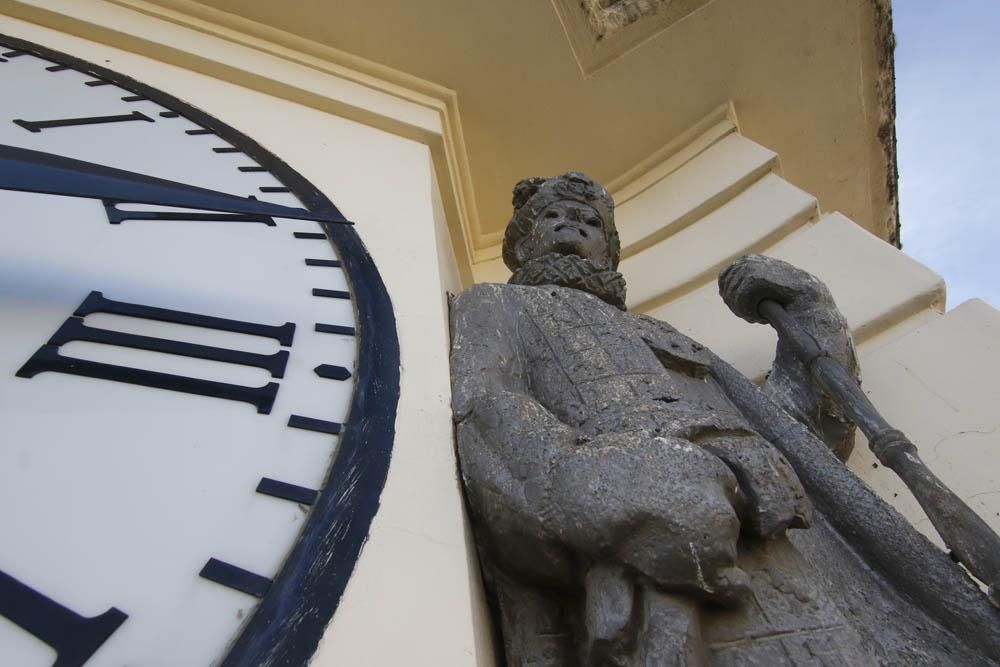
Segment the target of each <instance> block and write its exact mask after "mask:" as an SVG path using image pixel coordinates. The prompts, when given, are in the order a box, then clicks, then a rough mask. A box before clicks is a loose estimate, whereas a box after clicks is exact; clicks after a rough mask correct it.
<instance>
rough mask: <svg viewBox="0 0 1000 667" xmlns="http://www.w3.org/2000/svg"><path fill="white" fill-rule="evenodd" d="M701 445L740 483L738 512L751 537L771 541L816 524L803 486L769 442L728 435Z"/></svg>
mask: <svg viewBox="0 0 1000 667" xmlns="http://www.w3.org/2000/svg"><path fill="white" fill-rule="evenodd" d="M700 446H701V447H703V448H704V449H706V450H708V451H709V452H711V453H712V454H714V455H715V456H717V457H718V458H719V459H721V460H722V461H724V462H725V463H726V465H728V466H729V468H730V469H731V470H732V471H733V472H734V473H735V475H736V479H737V480H739V484H740V496H741V500H742V502H740V503H738V504H737V512H738V514H739V516H740V521H741V523H742V525H743V529H744V530H745V531H746V532H747V533H748V534H749V535H752V536H754V537H762V538H767V537H771V536H773V535H777V534H780V533H782V532H784V530H785V529H786V528H807V527H809V525H810V524H811V523H812V506H811V504H810V503H809V499H808V496H807V495H806V492H805V490H804V489H803V488H802V483H801V482H800V481H799V478H798V476H797V475H796V474H795V471H794V470H793V469H792V466H791V465H790V464H789V463H788V461H786V460H785V457H783V456H782V455H781V453H780V452H778V451H777V450H776V449H775V448H774V447H773V446H772V445H771V443H769V442H768V441H767V440H765V439H764V438H762V437H760V436H759V435H757V434H755V433H747V434H745V435H744V434H727V435H719V436H715V437H713V438H712V439H710V440H704V441H701V443H700Z"/></svg>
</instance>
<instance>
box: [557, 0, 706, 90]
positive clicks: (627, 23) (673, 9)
mask: <svg viewBox="0 0 1000 667" xmlns="http://www.w3.org/2000/svg"><path fill="white" fill-rule="evenodd" d="M711 1H712V0H552V5H553V6H554V7H555V10H556V13H557V14H559V20H560V21H561V22H562V26H563V29H564V30H565V31H566V36H567V37H568V38H569V43H570V46H571V47H572V48H573V55H574V56H576V62H577V64H578V65H579V66H580V71H581V72H583V75H584V76H586V77H589V76H592V75H593V74H594V73H596V72H597V71H598V70H599V69H601V68H602V67H604V66H605V65H607V64H609V63H611V62H613V61H615V60H617V59H618V58H620V57H622V56H624V55H625V54H626V53H628V52H629V51H631V50H632V49H634V48H636V47H637V46H639V45H640V44H642V43H643V42H645V41H646V40H648V39H649V38H651V37H653V36H655V35H657V34H659V33H660V32H662V31H663V30H666V29H667V28H669V27H670V26H672V25H673V24H675V23H677V22H678V21H680V20H681V19H683V18H685V17H687V16H689V15H690V14H692V13H694V12H695V11H697V10H699V9H701V8H702V7H704V6H705V5H707V4H708V3H710V2H711Z"/></svg>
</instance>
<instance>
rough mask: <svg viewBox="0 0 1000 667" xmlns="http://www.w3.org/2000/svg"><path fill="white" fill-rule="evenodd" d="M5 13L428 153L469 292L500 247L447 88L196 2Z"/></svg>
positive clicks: (25, 8) (6, 6)
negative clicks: (489, 232) (262, 63)
mask: <svg viewBox="0 0 1000 667" xmlns="http://www.w3.org/2000/svg"><path fill="white" fill-rule="evenodd" d="M159 5H162V6H159ZM0 12H2V13H3V14H6V15H8V16H11V17H14V18H18V19H22V20H25V21H29V22H31V23H35V24H37V25H41V26H44V27H47V28H51V29H54V30H58V31H60V32H64V33H68V34H71V35H74V36H76V37H81V38H83V39H87V40H91V41H94V42H98V43H100V44H104V45H107V46H111V47H114V48H118V49H123V50H125V51H129V52H132V53H136V54H139V55H142V56H146V57H149V58H153V59H155V60H158V61H160V62H164V63H168V64H171V65H175V66H178V67H182V68H184V69H187V70H190V71H193V72H198V73H200V74H205V75H207V76H211V77H213V78H216V79H220V80H223V81H227V82H230V83H235V84H237V85H240V86H244V87H246V88H250V89H252V90H256V91H258V92H262V93H265V94H267V95H271V96H273V97H277V98H280V99H285V100H289V101H292V102H296V103H298V104H303V105H305V106H309V107H312V108H314V109H318V110H320V111H324V112H326V113H331V114H334V115H337V116H340V117H342V118H347V119H349V120H353V121H357V122H360V123H363V124H365V125H368V126H370V127H374V128H377V129H379V130H383V131H385V132H389V133H392V134H395V135H397V136H400V137H404V138H406V139H410V140H412V141H417V142H419V143H422V144H424V145H426V146H428V147H429V148H430V151H431V157H432V160H433V165H434V171H435V176H436V178H437V181H438V184H439V186H440V189H441V198H442V203H443V204H444V209H445V217H446V219H447V221H448V230H449V235H450V237H451V241H452V245H453V247H454V249H455V256H456V261H457V263H458V269H459V274H460V276H461V278H462V281H463V282H464V283H465V284H471V283H472V269H471V266H472V264H473V262H474V261H475V260H474V256H475V253H476V250H477V249H478V248H482V247H489V246H490V245H491V244H492V243H493V242H494V240H493V239H489V238H487V237H484V235H483V233H482V230H481V227H480V222H479V217H478V211H477V208H476V205H475V192H474V189H473V185H472V174H471V171H470V166H469V161H468V154H467V151H466V146H465V138H464V134H463V131H462V123H461V118H460V113H459V106H458V95H457V94H456V93H455V91H453V90H451V89H449V88H445V87H443V86H440V85H437V84H435V83H432V82H429V81H426V80H423V79H420V78H417V77H414V76H412V75H409V74H405V73H403V72H400V71H398V70H394V69H391V68H388V67H385V66H383V65H379V64H377V63H374V62H371V61H368V60H365V59H363V58H359V57H358V56H355V55H352V54H350V53H347V52H345V51H341V50H339V49H335V48H332V47H329V46H324V45H322V44H319V43H318V42H314V41H311V40H307V39H303V38H301V37H297V36H295V35H292V34H290V33H287V32H284V31H281V30H277V29H275V28H272V27H270V26H267V25H264V24H262V23H257V22H255V21H250V20H248V19H244V18H242V17H238V16H235V15H233V14H229V13H227V12H223V11H220V10H216V9H212V8H209V7H206V6H204V5H201V4H199V3H197V2H193V1H192V0H159V4H158V5H154V4H152V3H150V2H145V1H144V0H86V1H83V0H0ZM136 18H144V19H145V20H146V22H147V23H148V22H149V21H150V20H152V21H157V22H161V24H160V25H161V26H163V24H169V25H170V26H173V27H175V28H180V29H183V30H187V31H191V32H193V33H197V35H198V36H200V37H201V38H202V39H204V40H211V42H214V43H215V44H214V46H219V45H221V46H226V45H228V46H230V47H238V48H235V49H234V48H229V49H219V48H214V49H206V48H204V47H205V46H206V44H205V43H203V42H200V41H199V40H197V39H195V40H192V39H183V40H171V39H170V38H169V37H168V36H167V34H168V33H170V32H171V31H165V30H155V31H154V30H149V29H148V28H147V27H146V26H138V27H140V28H142V30H138V29H136V28H137V26H136V25H134V24H135V23H136V21H135V19H136ZM153 25H154V26H155V24H153ZM172 32H176V30H174V31H172ZM247 51H250V52H252V53H253V55H255V56H256V57H258V58H260V57H265V58H267V59H268V60H269V61H270V62H272V63H274V64H275V68H274V69H275V72H267V71H260V70H259V69H254V68H253V67H252V65H250V66H248V64H247V62H246V61H245V60H241V58H240V55H241V53H246V52H247ZM288 66H294V67H296V68H299V69H301V70H303V71H305V72H307V73H308V74H309V75H310V76H311V78H312V79H313V80H315V81H319V82H325V83H327V84H329V85H328V86H323V87H320V86H311V87H310V88H308V89H306V88H304V87H301V86H297V85H295V84H293V83H289V82H288V81H286V80H283V79H282V78H279V76H278V75H277V73H276V71H277V70H279V69H281V67H286V68H287V67H288ZM345 84H350V85H351V86H354V87H355V88H363V89H367V90H368V91H369V92H370V93H371V94H372V96H373V99H371V100H365V99H363V95H361V94H356V95H353V96H352V95H351V92H352V91H351V90H347V89H346V88H345ZM379 97H380V98H381V103H380V101H379V99H378V98H379Z"/></svg>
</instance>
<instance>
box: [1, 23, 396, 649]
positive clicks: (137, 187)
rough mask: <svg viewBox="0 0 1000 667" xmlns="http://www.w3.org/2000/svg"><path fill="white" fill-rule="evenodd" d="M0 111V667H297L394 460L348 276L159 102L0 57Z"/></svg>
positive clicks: (349, 235) (283, 207) (298, 197)
mask: <svg viewBox="0 0 1000 667" xmlns="http://www.w3.org/2000/svg"><path fill="white" fill-rule="evenodd" d="M0 87H2V89H3V90H4V91H5V94H4V101H3V104H2V105H0V235H2V242H0V322H2V330H3V336H2V337H0V535H2V536H3V547H2V548H0V655H3V656H4V657H3V663H4V664H10V665H19V666H25V667H27V666H31V665H50V664H53V663H55V664H58V665H62V666H65V667H71V666H73V665H84V664H86V665H88V667H89V666H91V665H114V666H116V667H118V666H121V665H209V664H220V663H224V664H258V663H260V662H261V661H263V659H264V658H265V657H267V658H268V659H271V660H275V661H277V662H281V661H285V662H283V663H282V664H285V663H290V664H298V663H304V662H305V660H306V659H308V656H309V655H311V653H312V651H313V649H314V648H315V646H316V643H317V642H318V639H319V636H320V633H321V631H322V629H323V627H324V626H325V625H326V623H327V622H328V621H329V619H330V617H331V615H332V613H333V611H334V610H335V608H336V604H337V601H338V600H339V597H340V594H341V593H342V591H343V588H344V586H345V585H346V581H347V577H348V576H349V575H350V572H351V569H352V568H353V564H354V561H355V560H356V558H357V556H358V553H359V551H360V548H361V545H362V543H363V541H364V539H365V537H366V535H367V530H368V526H369V524H370V521H371V518H372V516H373V515H374V512H375V508H376V507H377V503H378V494H379V492H380V491H381V488H382V484H383V483H384V480H385V474H386V470H387V465H388V457H389V453H390V450H391V446H392V428H393V423H394V420H395V409H396V401H397V398H398V347H397V343H396V338H395V326H394V320H393V317H392V311H391V307H390V305H389V300H388V297H387V295H386V293H385V290H384V287H383V285H382V282H381V280H380V279H379V276H378V273H377V272H376V271H375V268H374V265H373V264H372V262H371V259H370V258H369V257H368V255H367V254H366V253H365V252H364V248H363V246H362V245H361V243H360V241H359V240H358V237H357V233H356V232H355V231H354V229H353V228H352V227H351V226H350V225H348V224H344V223H345V221H344V218H343V217H342V215H341V214H340V212H339V211H338V210H337V209H336V207H335V206H334V205H333V204H332V203H331V202H330V201H329V200H328V199H326V197H325V196H323V195H322V194H321V193H320V192H319V191H318V190H317V189H316V188H315V187H313V186H312V185H310V184H309V183H308V182H307V181H305V180H304V179H303V178H302V177H301V176H300V175H298V174H297V173H295V172H294V171H293V170H291V169H290V168H289V167H288V166H287V165H285V164H284V163H282V162H281V161H280V160H278V159H277V158H275V157H274V156H273V155H271V154H270V153H268V152H267V151H265V150H264V149H263V148H261V147H260V146H259V145H257V144H256V143H254V142H253V141H252V140H250V139H249V138H247V137H245V136H243V135H241V134H240V133H238V132H237V131H235V130H233V129H232V128H229V127H227V126H225V125H224V124H222V123H221V122H220V121H218V120H216V119H214V118H211V117H209V116H207V115H206V114H204V113H203V112H201V111H199V110H197V109H194V108H193V107H190V106H188V105H186V104H184V103H182V102H180V101H178V100H176V99H174V98H172V97H170V96H169V95H167V94H165V93H162V92H159V91H156V90H152V89H150V88H148V87H146V86H143V85H142V84H140V83H138V82H136V81H134V80H131V79H129V78H127V77H123V76H120V75H117V74H115V73H113V72H110V71H107V70H104V69H102V68H100V67H96V66H94V65H90V64H88V63H84V62H81V61H77V60H75V59H73V58H71V57H69V56H65V55H63V54H57V53H55V52H52V51H49V50H47V49H44V48H42V47H40V46H37V45H32V44H27V43H25V42H22V41H20V40H17V39H14V38H9V37H2V36H0ZM358 226H359V227H360V226H362V225H361V223H360V222H359V225H358ZM275 664H276V663H275Z"/></svg>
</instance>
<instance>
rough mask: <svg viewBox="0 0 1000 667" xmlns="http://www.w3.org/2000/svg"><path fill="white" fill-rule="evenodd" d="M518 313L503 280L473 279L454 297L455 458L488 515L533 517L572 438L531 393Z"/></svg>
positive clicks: (573, 434)
mask: <svg viewBox="0 0 1000 667" xmlns="http://www.w3.org/2000/svg"><path fill="white" fill-rule="evenodd" d="M516 312H517V304H516V303H514V302H511V297H510V295H509V294H504V290H503V286H501V285H492V284H483V285H476V286H474V287H472V288H470V289H468V290H466V291H465V292H464V293H463V294H461V295H459V296H457V297H454V298H453V300H452V302H451V332H452V347H451V365H452V408H453V412H454V416H455V422H456V430H457V437H458V453H459V462H460V465H461V470H462V475H463V477H464V478H465V481H466V488H467V489H469V490H470V491H471V493H473V494H475V497H470V501H472V502H473V504H474V505H475V506H478V508H479V510H480V511H481V512H483V513H484V514H486V515H497V516H498V515H500V514H508V513H510V512H511V511H513V512H514V513H515V514H520V515H522V516H537V515H538V514H539V512H540V508H539V507H538V503H539V502H540V497H541V495H542V489H543V487H544V484H545V482H546V477H547V475H548V472H549V469H550V467H551V465H552V462H553V460H554V459H555V458H556V457H557V455H558V450H560V449H563V448H565V447H566V446H567V445H569V444H572V443H575V442H576V438H577V433H576V430H575V429H573V428H571V427H570V426H568V425H566V424H564V423H562V422H561V421H559V419H557V418H556V417H555V416H554V415H553V414H552V413H551V412H549V411H548V410H546V409H545V407H544V406H542V405H541V404H540V403H539V402H538V401H537V400H536V399H535V398H533V397H532V396H531V395H530V392H529V391H528V375H527V369H526V367H525V366H526V360H525V358H524V350H523V349H522V346H521V341H520V339H519V337H518V335H517V331H516V327H517V323H516V319H517V318H516ZM484 518H488V517H485V516H484Z"/></svg>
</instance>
